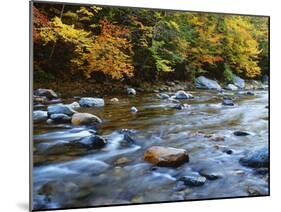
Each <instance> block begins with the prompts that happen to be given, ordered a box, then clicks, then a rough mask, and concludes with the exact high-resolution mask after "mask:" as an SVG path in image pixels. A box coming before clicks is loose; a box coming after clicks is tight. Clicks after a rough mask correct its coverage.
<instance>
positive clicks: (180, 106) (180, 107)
mask: <svg viewBox="0 0 281 212" xmlns="http://www.w3.org/2000/svg"><path fill="white" fill-rule="evenodd" d="M189 107H190V106H189V105H188V104H176V105H175V106H173V108H174V109H177V110H184V109H188V108H189Z"/></svg>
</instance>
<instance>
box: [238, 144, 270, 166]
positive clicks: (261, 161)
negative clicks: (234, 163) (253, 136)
mask: <svg viewBox="0 0 281 212" xmlns="http://www.w3.org/2000/svg"><path fill="white" fill-rule="evenodd" d="M239 161H240V163H241V164H242V165H244V166H249V167H254V168H262V167H268V166H269V155H268V148H267V147H264V148H261V149H258V150H256V151H252V152H250V153H248V154H247V155H246V156H244V157H242V158H240V160H239Z"/></svg>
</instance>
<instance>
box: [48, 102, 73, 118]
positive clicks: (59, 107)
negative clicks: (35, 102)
mask: <svg viewBox="0 0 281 212" xmlns="http://www.w3.org/2000/svg"><path fill="white" fill-rule="evenodd" d="M48 113H49V115H52V114H65V115H68V116H72V115H73V114H74V113H76V111H75V110H73V109H72V108H70V107H69V106H68V105H63V104H56V105H50V106H48Z"/></svg>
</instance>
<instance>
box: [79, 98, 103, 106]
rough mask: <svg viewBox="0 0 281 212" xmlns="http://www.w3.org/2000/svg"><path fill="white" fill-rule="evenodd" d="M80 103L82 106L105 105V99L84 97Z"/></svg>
mask: <svg viewBox="0 0 281 212" xmlns="http://www.w3.org/2000/svg"><path fill="white" fill-rule="evenodd" d="M79 104H80V106H81V107H103V106H104V99H102V98H93V97H83V98H81V99H80V101H79Z"/></svg>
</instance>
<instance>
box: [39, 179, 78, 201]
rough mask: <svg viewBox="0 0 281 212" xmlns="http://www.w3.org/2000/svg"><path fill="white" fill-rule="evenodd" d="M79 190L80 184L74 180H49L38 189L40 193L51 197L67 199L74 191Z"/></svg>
mask: <svg viewBox="0 0 281 212" xmlns="http://www.w3.org/2000/svg"><path fill="white" fill-rule="evenodd" d="M76 191H78V186H77V185H76V184H74V183H72V182H61V181H49V182H47V183H45V184H43V185H42V186H41V188H40V189H39V190H38V194H39V195H45V196H47V197H48V198H51V199H60V200H66V199H67V197H68V196H69V195H71V193H72V192H76Z"/></svg>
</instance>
